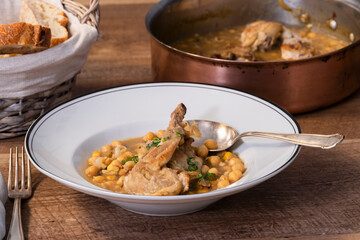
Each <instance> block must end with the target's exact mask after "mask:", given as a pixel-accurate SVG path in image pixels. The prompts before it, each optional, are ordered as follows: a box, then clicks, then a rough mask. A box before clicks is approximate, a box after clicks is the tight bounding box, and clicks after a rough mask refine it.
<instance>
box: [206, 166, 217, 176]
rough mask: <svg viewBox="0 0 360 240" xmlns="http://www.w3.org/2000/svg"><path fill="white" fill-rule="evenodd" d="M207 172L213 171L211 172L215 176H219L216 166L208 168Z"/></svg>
mask: <svg viewBox="0 0 360 240" xmlns="http://www.w3.org/2000/svg"><path fill="white" fill-rule="evenodd" d="M208 172H209V173H213V174H215V175H216V176H219V171H218V170H217V169H216V168H210V169H209V171H208Z"/></svg>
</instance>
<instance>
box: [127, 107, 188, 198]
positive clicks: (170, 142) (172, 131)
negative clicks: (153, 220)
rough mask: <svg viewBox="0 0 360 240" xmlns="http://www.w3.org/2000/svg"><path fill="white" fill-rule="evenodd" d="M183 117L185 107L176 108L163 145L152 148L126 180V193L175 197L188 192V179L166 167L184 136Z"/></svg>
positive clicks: (185, 175) (184, 174)
mask: <svg viewBox="0 0 360 240" xmlns="http://www.w3.org/2000/svg"><path fill="white" fill-rule="evenodd" d="M185 113H186V107H185V106H184V104H182V103H181V104H179V105H178V106H177V108H176V109H175V110H174V111H173V112H172V114H171V120H170V123H169V127H168V129H167V130H166V132H165V134H164V136H163V138H162V139H163V141H162V144H161V145H159V146H158V147H156V146H154V147H152V148H151V149H150V150H149V153H148V154H147V155H145V156H144V158H143V159H140V161H139V162H138V163H137V164H136V165H135V166H134V168H133V169H132V170H131V171H130V172H129V174H128V175H127V176H125V178H124V187H123V189H124V190H125V191H126V192H127V193H129V194H136V195H157V196H164V195H177V194H179V193H181V192H182V191H183V192H184V191H187V190H188V188H189V176H188V175H187V174H186V173H184V172H181V173H179V174H178V171H176V170H173V169H170V168H168V167H166V166H165V165H166V164H167V163H168V162H169V160H170V159H171V157H172V156H173V154H174V152H175V150H176V149H177V148H178V145H179V143H180V140H181V138H182V137H183V135H184V129H183V128H182V126H181V122H182V120H183V118H184V116H185Z"/></svg>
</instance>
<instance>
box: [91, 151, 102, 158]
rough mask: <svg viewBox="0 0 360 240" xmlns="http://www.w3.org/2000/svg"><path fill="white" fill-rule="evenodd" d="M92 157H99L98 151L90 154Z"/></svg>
mask: <svg viewBox="0 0 360 240" xmlns="http://www.w3.org/2000/svg"><path fill="white" fill-rule="evenodd" d="M91 156H92V157H100V153H99V152H98V151H95V152H93V153H92V154H91Z"/></svg>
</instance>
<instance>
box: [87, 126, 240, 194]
mask: <svg viewBox="0 0 360 240" xmlns="http://www.w3.org/2000/svg"><path fill="white" fill-rule="evenodd" d="M170 124H171V123H170ZM169 132H170V134H169ZM171 132H172V130H170V131H169V128H168V129H167V130H159V131H158V132H156V133H154V132H148V133H146V134H145V135H144V136H142V137H137V138H131V139H125V140H120V141H119V140H116V141H113V142H111V143H110V144H108V145H104V146H102V147H101V148H100V149H98V150H96V151H94V152H93V153H92V154H91V156H90V157H89V159H88V160H87V167H86V169H85V171H84V172H85V175H86V177H87V180H88V181H89V182H91V183H93V184H95V185H97V186H99V187H101V188H104V189H107V190H110V191H114V192H119V193H128V194H138V195H178V194H197V193H205V192H209V191H213V190H216V189H220V188H224V187H226V186H228V185H230V184H232V183H234V182H236V181H238V180H239V179H241V178H242V176H243V174H244V173H245V171H246V167H245V165H244V162H243V160H242V159H241V158H240V157H239V156H238V155H237V154H235V153H233V152H230V151H223V152H220V153H217V154H210V152H209V149H216V148H217V143H216V141H215V140H213V139H208V140H206V141H205V142H204V144H203V145H201V146H199V147H193V146H192V145H191V144H192V142H193V138H192V137H193V134H194V133H195V134H197V135H198V134H199V131H198V129H197V126H196V124H194V125H192V126H190V125H189V124H187V122H181V126H178V127H175V131H174V134H171ZM173 146H174V147H173ZM153 156H155V157H153Z"/></svg>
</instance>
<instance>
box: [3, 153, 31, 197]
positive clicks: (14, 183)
mask: <svg viewBox="0 0 360 240" xmlns="http://www.w3.org/2000/svg"><path fill="white" fill-rule="evenodd" d="M19 160H20V161H19ZM25 162H26V163H25ZM25 164H26V165H25ZM19 166H20V168H21V173H20V176H21V179H19ZM25 168H27V172H25ZM13 176H14V179H12V178H13ZM8 190H9V193H10V191H13V192H14V193H16V192H17V191H18V190H19V191H21V190H27V191H29V190H30V191H31V171H30V163H29V159H28V158H26V157H25V154H24V147H22V148H21V157H19V152H18V147H16V148H15V153H13V149H12V148H10V159H9V178H8ZM19 193H20V192H19Z"/></svg>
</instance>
